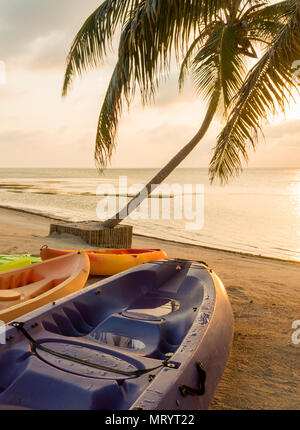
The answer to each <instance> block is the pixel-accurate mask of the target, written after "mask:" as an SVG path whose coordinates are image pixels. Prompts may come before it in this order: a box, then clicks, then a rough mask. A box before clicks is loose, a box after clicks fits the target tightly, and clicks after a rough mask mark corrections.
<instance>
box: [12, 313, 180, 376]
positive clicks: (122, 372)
mask: <svg viewBox="0 0 300 430" xmlns="http://www.w3.org/2000/svg"><path fill="white" fill-rule="evenodd" d="M12 326H13V327H14V328H16V329H17V330H19V331H20V332H21V333H22V334H23V335H24V337H25V338H26V339H27V340H28V341H29V342H30V345H31V347H32V353H33V354H35V355H36V354H37V353H36V349H41V350H42V351H44V352H47V353H48V354H51V355H54V356H56V357H59V358H62V359H65V360H68V361H72V362H74V363H78V364H82V365H84V366H88V367H92V368H94V369H98V370H102V371H105V372H111V373H116V374H118V375H122V376H127V377H128V378H132V379H135V378H139V377H141V376H143V375H146V374H147V373H150V372H153V371H154V370H158V369H161V368H164V367H167V368H169V369H178V367H179V366H178V365H176V364H173V363H168V360H165V361H163V362H162V363H161V364H160V365H159V366H157V367H153V368H152V369H136V370H134V371H132V372H126V371H125V370H117V369H113V368H111V367H107V366H102V365H100V364H97V363H91V362H90V361H86V360H82V359H80V358H76V357H72V356H70V355H67V354H62V353H60V352H57V351H53V350H52V349H49V348H46V347H45V346H43V345H41V344H40V343H39V342H37V341H36V340H34V339H33V338H32V337H31V336H30V334H29V333H28V332H27V331H26V330H25V328H24V323H20V322H15V323H13V324H12Z"/></svg>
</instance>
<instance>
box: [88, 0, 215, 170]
mask: <svg viewBox="0 0 300 430" xmlns="http://www.w3.org/2000/svg"><path fill="white" fill-rule="evenodd" d="M217 3H218V1H212V0H200V1H199V0H198V1H196V0H140V1H138V2H136V3H135V5H134V7H132V8H131V10H130V13H129V14H128V16H127V18H126V22H125V24H124V27H123V31H122V34H121V38H120V43H119V53H118V64H117V67H116V69H115V71H114V74H113V76H112V79H111V82H110V85H109V88H108V90H107V93H106V97H105V100H104V103H103V106H102V109H101V113H100V117H99V121H98V129H97V137H96V148H95V159H96V163H97V165H98V166H99V167H103V166H105V165H106V164H107V162H108V161H109V160H110V158H111V155H112V150H113V148H115V146H116V135H117V128H118V122H119V118H120V115H121V113H122V108H123V104H124V100H125V101H126V102H127V104H128V105H129V104H130V101H131V100H132V97H133V95H134V94H135V92H136V87H137V86H138V88H139V91H140V94H141V98H142V102H143V104H147V103H150V102H151V101H153V99H154V96H155V94H156V90H157V88H158V86H159V83H160V80H161V77H162V76H164V75H165V74H167V73H168V71H169V67H170V61H171V57H172V53H173V49H175V54H176V58H177V59H178V58H179V52H181V51H182V50H184V49H185V46H186V45H187V43H188V41H189V40H190V36H191V34H196V32H197V30H198V26H199V21H200V22H201V16H202V15H201V13H202V11H203V8H205V7H206V8H209V7H210V8H211V9H210V13H213V12H212V11H213V10H215V9H213V7H215V5H216V4H217Z"/></svg>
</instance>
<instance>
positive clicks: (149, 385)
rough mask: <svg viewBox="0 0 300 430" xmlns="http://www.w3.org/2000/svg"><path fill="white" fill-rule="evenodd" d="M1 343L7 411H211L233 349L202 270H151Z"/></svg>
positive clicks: (2, 402)
mask: <svg viewBox="0 0 300 430" xmlns="http://www.w3.org/2000/svg"><path fill="white" fill-rule="evenodd" d="M7 329H8V330H7V333H6V338H7V342H6V344H4V345H0V408H1V409H5V408H6V407H7V409H11V408H15V409H18V408H19V409H24V408H25V409H34V410H43V409H44V410H66V409H68V410H128V409H131V410H138V409H145V410H180V409H181V410H187V409H207V408H208V406H209V404H210V402H211V400H212V398H213V396H214V393H215V390H216V387H217V385H218V382H219V380H220V378H221V376H222V374H223V372H224V369H225V365H226V361H227V358H228V355H229V352H230V349H231V343H232V335H233V315H232V309H231V305H230V303H229V300H228V297H227V293H226V290H225V288H224V286H223V284H222V282H221V281H220V279H219V278H218V277H217V275H216V274H215V273H214V272H213V271H212V270H210V269H209V268H208V267H207V266H206V265H205V264H204V263H203V264H202V263H193V262H188V261H181V260H169V261H159V262H152V263H146V264H144V265H142V266H139V267H136V268H133V269H131V270H128V271H126V272H123V273H121V274H118V275H115V276H113V277H110V278H108V279H105V280H102V281H100V282H98V283H96V284H94V285H92V286H90V287H88V288H86V289H84V290H81V291H80V292H77V293H74V294H72V295H70V296H68V297H66V298H64V299H61V300H59V301H58V302H56V303H53V304H51V305H47V306H44V307H42V308H40V309H39V310H36V311H34V312H31V313H30V314H27V315H26V316H24V317H22V318H21V319H20V320H18V321H15V322H13V323H10V324H9V325H8V326H7Z"/></svg>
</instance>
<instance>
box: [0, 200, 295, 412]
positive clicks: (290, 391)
mask: <svg viewBox="0 0 300 430" xmlns="http://www.w3.org/2000/svg"><path fill="white" fill-rule="evenodd" d="M52 220H53V219H52ZM53 221H55V220H53ZM50 222H51V218H48V217H45V216H42V215H39V214H32V213H28V212H26V211H18V210H15V209H13V210H11V209H8V208H5V209H4V208H0V253H2V254H23V253H30V254H32V255H37V254H39V250H40V248H41V246H42V245H44V244H47V245H48V246H50V247H53V248H60V249H84V248H85V249H91V248H92V247H90V246H89V245H87V244H86V243H85V242H83V241H82V240H81V239H80V238H78V237H75V236H72V235H51V236H49V227H50V225H49V224H50ZM133 247H134V248H162V249H164V250H165V251H166V253H167V255H168V257H169V258H170V259H171V258H178V259H184V260H193V261H205V262H206V263H207V264H208V265H209V267H211V268H212V269H213V270H214V271H215V273H216V274H217V275H218V276H219V277H220V279H221V280H222V281H223V283H224V285H225V288H226V291H227V294H228V296H229V299H230V302H231V306H232V309H233V314H234V321H235V322H234V339H233V344H232V350H231V354H230V357H229V360H228V362H227V366H226V370H225V372H224V375H223V377H222V379H221V381H220V383H219V385H218V388H217V391H216V393H215V397H214V400H213V402H212V403H211V406H210V409H211V410H232V409H235V410H245V409H248V410H249V409H262V410H267V409H272V410H276V409H281V410H284V409H296V410H299V409H300V403H299V399H300V369H299V352H300V349H299V348H300V345H294V344H293V342H292V335H293V332H294V331H295V330H293V328H292V323H293V322H294V321H296V320H299V319H300V310H299V303H298V302H299V300H298V299H297V298H298V297H299V296H300V282H299V280H300V265H299V264H298V263H297V262H295V263H296V264H294V263H293V262H290V261H280V260H278V259H271V258H270V259H269V258H262V257H259V256H252V255H250V256H247V255H241V254H239V253H234V252H230V251H223V250H214V249H212V248H204V247H201V246H196V245H188V244H185V243H178V242H172V241H166V240H160V239H155V238H151V237H149V236H147V237H146V236H142V235H141V236H138V235H134V237H133ZM291 263H292V264H291ZM98 279H99V278H96V277H91V278H90V279H89V283H88V285H91V284H93V283H95V282H97V280H98Z"/></svg>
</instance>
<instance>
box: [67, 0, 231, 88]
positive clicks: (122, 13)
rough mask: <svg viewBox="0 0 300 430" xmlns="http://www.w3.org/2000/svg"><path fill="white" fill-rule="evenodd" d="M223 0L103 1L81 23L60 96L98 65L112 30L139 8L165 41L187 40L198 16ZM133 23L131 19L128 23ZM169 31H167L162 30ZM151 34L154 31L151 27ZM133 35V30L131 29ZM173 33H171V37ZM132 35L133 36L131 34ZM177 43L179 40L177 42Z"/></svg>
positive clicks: (208, 14) (208, 13)
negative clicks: (74, 80) (84, 73)
mask: <svg viewBox="0 0 300 430" xmlns="http://www.w3.org/2000/svg"><path fill="white" fill-rule="evenodd" d="M222 3H223V0H106V1H104V2H103V3H102V4H101V5H100V6H99V7H98V8H97V9H96V10H95V11H94V12H93V13H92V14H91V15H90V16H89V18H88V19H87V20H86V21H85V23H84V24H83V26H82V28H81V29H80V31H79V32H78V34H77V35H76V37H75V39H74V41H73V44H72V46H71V49H70V52H69V55H68V58H67V66H66V72H65V79H64V84H63V96H66V95H67V93H68V90H69V89H70V87H71V85H72V82H73V79H74V76H75V75H76V74H78V75H82V73H83V72H86V71H87V70H88V69H90V68H93V67H95V66H97V65H98V64H99V62H101V60H102V59H103V57H104V56H105V55H106V53H107V49H108V47H109V46H110V45H111V41H112V38H113V36H114V34H115V32H116V29H117V28H118V26H119V25H120V26H121V28H122V29H123V28H124V26H125V25H126V23H127V21H128V20H130V19H131V18H132V16H133V15H135V16H136V17H137V16H138V15H137V11H138V10H139V9H143V10H144V12H145V14H146V16H147V17H148V19H149V22H150V21H154V22H156V24H157V23H160V29H162V28H163V29H164V33H165V39H167V38H168V37H169V36H170V35H171V36H173V37H172V39H173V40H174V38H177V36H178V35H179V34H182V36H183V37H187V36H188V35H189V34H190V32H191V30H192V29H194V28H195V27H196V25H197V22H198V20H199V18H200V17H202V19H204V20H205V21H207V20H209V19H210V17H212V16H213V14H215V13H216V11H217V9H218V8H220V7H221V5H222ZM134 23H137V21H136V20H134V19H133V20H132V24H134ZM169 28H170V32H169V31H166V29H169ZM152 31H155V29H154V28H152ZM132 32H133V28H132ZM172 32H173V34H172ZM132 34H133V33H132ZM178 40H179V39H178Z"/></svg>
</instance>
